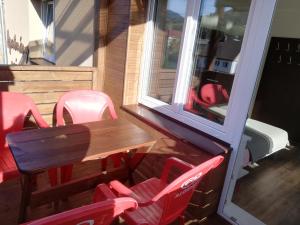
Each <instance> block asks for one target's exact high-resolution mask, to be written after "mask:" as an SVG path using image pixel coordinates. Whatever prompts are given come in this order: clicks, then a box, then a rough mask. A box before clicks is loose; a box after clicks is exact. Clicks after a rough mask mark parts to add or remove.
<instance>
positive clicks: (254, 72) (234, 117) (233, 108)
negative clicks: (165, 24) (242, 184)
mask: <svg viewBox="0 0 300 225" xmlns="http://www.w3.org/2000/svg"><path fill="white" fill-rule="evenodd" d="M196 1H197V0H196ZM276 2H277V0H263V1H262V0H252V1H251V7H250V11H249V15H248V20H247V25H246V30H245V33H244V38H243V44H242V48H241V53H240V59H239V64H238V67H237V70H236V74H235V79H234V82H233V86H232V90H231V96H230V100H229V104H228V110H227V116H226V118H225V121H224V125H219V124H216V123H214V122H212V121H209V120H206V119H205V118H201V117H198V116H196V117H198V121H197V120H196V118H195V120H193V119H192V118H193V116H194V117H195V115H192V114H191V113H190V114H191V115H190V117H186V116H185V115H182V114H181V113H178V112H179V111H180V110H178V107H176V105H175V106H170V105H167V104H165V103H162V102H160V101H158V100H156V99H155V100H154V99H153V98H150V97H149V96H146V94H147V93H146V90H147V87H148V82H147V79H146V78H147V77H148V76H149V71H150V60H149V55H150V53H151V51H152V41H153V35H152V34H153V31H154V23H153V20H151V15H152V18H153V7H154V4H153V3H154V1H149V4H150V5H149V8H150V10H149V12H150V13H149V15H148V19H147V24H146V32H145V42H144V43H147V44H146V45H145V49H144V54H143V58H142V65H141V68H142V73H141V79H140V90H139V102H140V103H141V104H144V105H146V106H148V107H151V108H155V109H156V110H157V111H159V112H161V113H164V114H166V115H168V116H170V117H172V118H175V119H177V120H179V121H181V122H184V123H186V124H188V125H190V126H192V127H195V128H196V129H199V130H201V131H203V132H205V133H207V134H209V135H212V136H214V137H216V138H219V139H220V140H223V141H225V142H227V143H229V144H230V146H231V148H232V153H231V157H230V161H229V165H228V169H227V174H226V178H225V183H224V187H223V190H222V196H221V199H220V204H219V208H218V213H219V214H220V215H222V216H223V217H224V218H226V219H227V220H228V221H230V222H231V223H233V224H241V225H243V224H244V225H247V224H253V225H258V224H262V223H261V221H259V220H257V219H256V218H255V217H254V216H252V215H250V214H249V213H247V212H245V211H244V210H242V209H241V208H239V207H238V206H237V205H235V204H234V203H232V201H231V196H232V193H231V192H232V191H233V187H234V184H235V181H236V174H237V171H236V170H237V169H236V168H239V166H235V165H236V164H235V163H236V161H238V155H241V154H240V151H243V150H244V149H243V147H241V148H239V146H240V144H241V139H242V134H243V131H244V127H245V123H246V119H247V117H248V116H247V115H248V110H249V107H250V105H251V100H252V96H253V93H254V90H255V86H256V81H257V79H258V77H259V74H260V69H261V62H262V61H263V58H264V52H265V47H266V44H267V41H268V36H269V30H270V25H271V22H272V17H273V13H274V9H275V6H276ZM185 29H187V28H185ZM183 42H184V40H183ZM187 51H188V50H187ZM180 69H184V68H180ZM177 85H179V86H176V88H178V87H180V84H178V83H177ZM181 85H183V84H181ZM185 85H186V84H185ZM183 89H184V85H183V88H181V89H179V90H183ZM173 99H174V101H175V102H177V103H178V102H180V101H179V100H178V99H185V96H184V93H183V92H182V91H181V92H179V93H177V94H176V95H175V97H174V98H173ZM179 104H180V103H179ZM172 107H173V110H172ZM174 108H175V109H174ZM243 144H245V143H243V142H242V145H243ZM242 145H241V146H242ZM238 153H239V154H238Z"/></svg>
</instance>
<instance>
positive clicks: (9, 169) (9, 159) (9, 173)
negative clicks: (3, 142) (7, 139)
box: [0, 148, 19, 183]
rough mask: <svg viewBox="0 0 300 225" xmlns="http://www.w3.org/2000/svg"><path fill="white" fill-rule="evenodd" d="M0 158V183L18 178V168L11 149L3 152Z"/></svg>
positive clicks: (5, 149) (0, 153)
mask: <svg viewBox="0 0 300 225" xmlns="http://www.w3.org/2000/svg"><path fill="white" fill-rule="evenodd" d="M0 156H1V157H0V183H2V182H4V181H6V180H9V179H13V178H15V177H18V176H19V172H18V168H17V165H16V163H15V160H14V158H13V156H12V154H11V152H10V150H9V148H4V149H3V150H1V152H0Z"/></svg>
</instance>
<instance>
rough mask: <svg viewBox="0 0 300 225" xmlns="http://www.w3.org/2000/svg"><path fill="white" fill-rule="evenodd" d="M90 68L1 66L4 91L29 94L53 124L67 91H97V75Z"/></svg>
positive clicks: (0, 82) (1, 80)
mask: <svg viewBox="0 0 300 225" xmlns="http://www.w3.org/2000/svg"><path fill="white" fill-rule="evenodd" d="M96 71H97V70H96V69H95V68H90V67H42V66H12V67H8V66H3V67H0V91H11V92H19V93H25V94H26V95H28V96H30V97H31V98H32V99H33V101H34V103H35V104H36V105H37V107H38V109H39V111H40V113H41V114H42V116H43V118H44V119H45V120H46V121H47V122H48V123H49V124H50V125H52V121H53V118H52V115H53V110H54V107H55V103H56V102H57V101H58V99H59V97H60V96H61V95H63V94H64V93H65V92H67V91H70V90H75V89H95V87H96V83H97V73H96Z"/></svg>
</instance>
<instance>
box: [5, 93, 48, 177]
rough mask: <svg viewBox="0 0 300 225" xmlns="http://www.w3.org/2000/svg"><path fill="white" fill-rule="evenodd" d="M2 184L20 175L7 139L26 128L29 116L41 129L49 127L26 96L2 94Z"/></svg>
mask: <svg viewBox="0 0 300 225" xmlns="http://www.w3.org/2000/svg"><path fill="white" fill-rule="evenodd" d="M0 109H1V110H0V183H2V182H4V181H6V180H8V179H12V178H15V177H17V176H18V175H19V173H18V169H17V167H16V164H15V161H14V159H13V156H12V154H11V152H10V150H9V148H8V145H7V142H6V140H5V137H6V135H7V134H8V133H10V132H16V131H20V130H22V129H23V127H24V122H25V119H26V116H27V115H30V113H31V114H32V116H33V117H34V119H35V121H36V123H37V125H38V126H39V127H48V124H47V123H46V122H45V121H44V119H43V118H42V116H41V115H40V113H39V112H38V109H37V108H36V106H35V104H34V103H33V101H32V100H31V98H29V97H28V96H26V95H23V94H19V93H13V92H0Z"/></svg>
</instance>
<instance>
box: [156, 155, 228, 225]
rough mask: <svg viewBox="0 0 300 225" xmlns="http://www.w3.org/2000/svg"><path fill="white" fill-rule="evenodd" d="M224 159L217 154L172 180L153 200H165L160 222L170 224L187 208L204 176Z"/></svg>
mask: <svg viewBox="0 0 300 225" xmlns="http://www.w3.org/2000/svg"><path fill="white" fill-rule="evenodd" d="M223 160H224V157H222V156H216V157H214V158H212V159H210V160H208V161H206V162H204V163H202V164H200V165H199V166H196V167H194V168H193V169H191V170H189V171H187V172H185V173H184V174H182V175H181V176H180V177H178V178H177V179H175V180H174V181H173V182H171V183H170V184H169V185H168V186H167V187H165V188H164V189H163V190H162V191H161V192H160V193H158V194H157V195H156V196H155V197H154V198H153V199H152V201H153V202H156V201H158V200H159V199H161V201H163V203H161V204H163V215H162V217H161V221H160V224H169V223H170V222H171V221H173V220H174V219H176V218H177V217H178V216H180V215H181V214H182V212H183V211H184V210H185V209H186V207H187V205H188V203H189V201H190V199H191V197H192V195H193V193H194V191H195V189H196V187H197V186H198V184H199V182H200V181H201V179H202V177H203V176H204V175H205V174H207V173H208V172H209V171H210V170H212V169H214V168H216V167H217V166H218V165H220V164H221V162H222V161H223Z"/></svg>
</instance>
